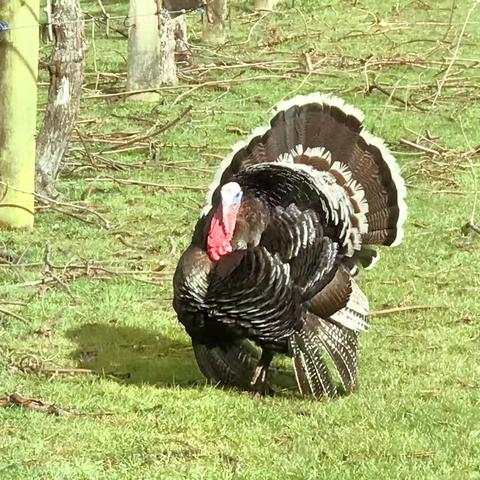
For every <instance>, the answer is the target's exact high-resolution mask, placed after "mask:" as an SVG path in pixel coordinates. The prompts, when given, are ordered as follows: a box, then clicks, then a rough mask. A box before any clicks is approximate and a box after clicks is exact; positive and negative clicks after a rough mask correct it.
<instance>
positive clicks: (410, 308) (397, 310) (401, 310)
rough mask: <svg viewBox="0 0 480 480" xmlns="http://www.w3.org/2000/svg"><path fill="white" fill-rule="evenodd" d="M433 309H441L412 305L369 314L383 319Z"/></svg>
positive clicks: (438, 306)
mask: <svg viewBox="0 0 480 480" xmlns="http://www.w3.org/2000/svg"><path fill="white" fill-rule="evenodd" d="M434 308H441V305H412V306H406V307H393V308H385V309H384V310H374V311H373V312H370V313H369V316H370V317H383V316H385V315H392V314H394V313H406V312H413V311H417V310H432V309H434Z"/></svg>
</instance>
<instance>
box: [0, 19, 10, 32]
mask: <svg viewBox="0 0 480 480" xmlns="http://www.w3.org/2000/svg"><path fill="white" fill-rule="evenodd" d="M8 30H10V27H9V26H8V23H7V22H3V21H0V32H7V31H8Z"/></svg>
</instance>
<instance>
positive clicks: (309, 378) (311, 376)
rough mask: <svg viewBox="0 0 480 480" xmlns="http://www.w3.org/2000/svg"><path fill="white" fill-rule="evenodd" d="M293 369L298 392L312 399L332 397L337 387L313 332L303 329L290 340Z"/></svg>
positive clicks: (335, 393)
mask: <svg viewBox="0 0 480 480" xmlns="http://www.w3.org/2000/svg"><path fill="white" fill-rule="evenodd" d="M289 342H290V348H291V350H292V353H293V367H294V369H295V376H296V378H297V384H298V388H299V389H300V392H301V393H302V394H303V395H305V396H309V395H312V396H313V397H314V398H320V397H323V396H327V397H334V396H336V395H337V387H336V385H335V382H334V381H333V379H332V376H331V375H330V372H329V371H328V367H327V364H326V363H325V360H324V352H323V350H322V345H321V343H320V342H319V341H318V338H317V335H316V333H315V332H313V331H311V330H310V329H303V330H301V331H300V332H297V333H295V334H294V335H293V336H292V337H291V338H290V339H289Z"/></svg>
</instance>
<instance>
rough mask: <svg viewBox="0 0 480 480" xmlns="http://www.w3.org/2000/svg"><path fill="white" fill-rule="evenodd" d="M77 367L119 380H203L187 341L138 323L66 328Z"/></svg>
mask: <svg viewBox="0 0 480 480" xmlns="http://www.w3.org/2000/svg"><path fill="white" fill-rule="evenodd" d="M67 336H68V338H70V339H71V340H73V341H75V342H76V343H77V345H78V348H77V349H76V350H75V351H74V352H73V354H72V356H73V358H74V359H75V361H76V362H77V365H78V367H80V368H88V369H90V370H92V372H94V373H96V374H98V375H101V376H105V377H108V378H112V379H114V380H117V381H120V382H122V383H130V384H145V383H149V384H154V385H162V386H174V385H184V386H192V385H196V384H204V383H205V380H204V378H203V376H202V374H201V373H200V371H199V370H198V368H197V366H196V362H195V358H194V355H193V352H192V347H191V344H190V342H187V341H180V340H174V339H172V338H169V337H167V336H164V335H160V334H158V333H157V332H154V331H151V330H146V329H143V328H138V327H127V326H117V325H108V324H99V323H94V324H86V325H82V326H81V327H79V328H75V329H72V330H69V331H68V332H67Z"/></svg>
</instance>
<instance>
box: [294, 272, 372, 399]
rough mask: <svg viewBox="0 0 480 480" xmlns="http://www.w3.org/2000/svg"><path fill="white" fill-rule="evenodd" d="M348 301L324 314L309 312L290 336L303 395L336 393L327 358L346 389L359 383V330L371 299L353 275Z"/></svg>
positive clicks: (350, 388) (316, 395)
mask: <svg viewBox="0 0 480 480" xmlns="http://www.w3.org/2000/svg"><path fill="white" fill-rule="evenodd" d="M350 285H351V293H350V297H349V299H348V302H347V304H346V305H345V306H344V307H343V308H341V309H340V310H338V311H337V312H335V313H333V314H332V315H330V317H329V318H325V319H324V318H321V317H319V316H318V315H316V314H314V313H312V312H307V313H306V314H305V315H304V319H303V323H302V329H301V330H300V331H299V332H296V333H295V334H294V335H293V336H292V337H291V338H290V339H289V342H290V348H291V351H292V353H293V366H294V369H295V375H296V378H297V384H298V388H299V389H300V391H301V393H302V394H303V395H313V396H314V397H315V398H318V397H320V396H330V397H331V396H335V395H336V394H337V387H336V385H335V382H334V380H333V378H332V375H331V374H330V372H329V369H328V365H327V363H326V361H325V359H326V357H327V355H328V357H329V358H330V359H331V362H332V363H333V367H334V369H335V370H336V372H337V374H338V376H339V379H340V382H341V385H342V387H343V389H344V391H345V392H346V393H348V392H350V391H351V390H352V389H353V388H354V387H355V386H356V385H357V371H358V333H359V332H362V331H365V330H366V329H367V328H368V324H367V317H368V300H367V298H366V296H365V295H364V293H363V292H362V291H361V290H360V288H359V287H358V285H357V283H356V282H355V280H354V279H353V278H352V279H350Z"/></svg>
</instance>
